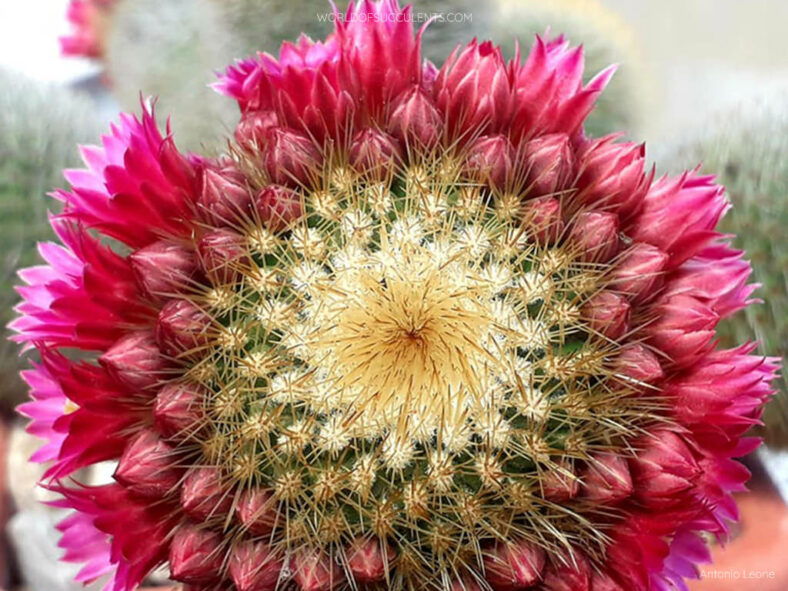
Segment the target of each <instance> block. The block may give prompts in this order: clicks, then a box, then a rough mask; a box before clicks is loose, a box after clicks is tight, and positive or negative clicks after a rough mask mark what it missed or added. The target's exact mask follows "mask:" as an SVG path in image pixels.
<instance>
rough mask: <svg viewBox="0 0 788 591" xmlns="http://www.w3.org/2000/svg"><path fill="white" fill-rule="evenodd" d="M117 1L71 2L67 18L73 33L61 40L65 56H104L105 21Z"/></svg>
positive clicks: (72, 0)
mask: <svg viewBox="0 0 788 591" xmlns="http://www.w3.org/2000/svg"><path fill="white" fill-rule="evenodd" d="M116 1H117V0H70V2H69V5H68V10H67V12H66V18H67V19H68V22H69V24H70V25H71V33H69V34H68V35H65V36H63V37H61V38H60V51H61V52H62V53H63V55H68V56H76V57H89V58H100V57H103V56H104V34H105V30H104V27H105V26H106V23H105V22H104V21H105V20H106V17H107V14H108V12H109V11H110V9H111V8H112V5H113V4H114V3H115V2H116Z"/></svg>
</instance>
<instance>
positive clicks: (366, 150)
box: [349, 127, 402, 181]
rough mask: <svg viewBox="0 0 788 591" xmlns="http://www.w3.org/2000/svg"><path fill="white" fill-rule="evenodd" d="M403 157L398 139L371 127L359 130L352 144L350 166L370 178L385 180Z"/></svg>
mask: <svg viewBox="0 0 788 591" xmlns="http://www.w3.org/2000/svg"><path fill="white" fill-rule="evenodd" d="M401 158H402V155H401V153H400V148H399V146H398V145H397V140H395V139H394V138H393V137H391V136H390V135H389V134H387V133H383V132H381V131H378V130H376V129H373V128H371V127H368V128H366V129H362V130H361V131H359V132H358V133H357V134H356V137H355V138H353V143H352V144H351V145H350V154H349V160H350V166H352V167H353V169H354V170H355V171H356V172H359V173H361V174H363V175H365V176H366V177H367V178H369V179H374V180H378V181H382V180H384V179H385V178H386V177H387V176H388V174H389V170H390V169H391V167H392V165H393V164H394V163H396V162H398V161H399V160H400V159H401Z"/></svg>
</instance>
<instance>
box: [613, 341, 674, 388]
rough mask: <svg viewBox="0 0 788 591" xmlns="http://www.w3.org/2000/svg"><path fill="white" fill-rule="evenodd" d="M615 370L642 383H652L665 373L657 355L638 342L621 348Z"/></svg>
mask: <svg viewBox="0 0 788 591" xmlns="http://www.w3.org/2000/svg"><path fill="white" fill-rule="evenodd" d="M615 371H616V373H617V374H621V375H624V376H626V377H628V378H630V379H632V380H635V381H636V382H642V383H644V384H653V383H654V382H656V381H657V380H659V379H660V378H662V377H663V376H664V375H665V373H664V372H663V371H662V366H661V365H660V364H659V359H657V356H656V355H654V353H652V352H651V351H649V350H648V349H646V347H644V346H643V345H641V344H639V343H633V344H631V345H626V346H625V347H623V348H622V349H621V353H620V354H619V356H618V359H617V360H616V364H615Z"/></svg>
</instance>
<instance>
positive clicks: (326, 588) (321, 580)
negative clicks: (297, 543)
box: [290, 551, 345, 591]
mask: <svg viewBox="0 0 788 591" xmlns="http://www.w3.org/2000/svg"><path fill="white" fill-rule="evenodd" d="M290 570H292V571H293V580H294V581H295V583H296V584H297V585H298V587H299V589H301V591H333V590H334V589H336V588H337V587H339V586H340V585H341V584H342V583H344V582H345V575H344V573H343V572H342V569H341V568H340V567H339V565H338V564H336V563H335V562H334V561H333V560H331V558H330V556H329V555H328V554H326V553H324V552H319V551H318V552H301V553H299V554H297V555H296V556H294V557H293V559H292V560H291V561H290Z"/></svg>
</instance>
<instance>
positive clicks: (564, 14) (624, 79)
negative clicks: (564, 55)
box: [490, 0, 647, 137]
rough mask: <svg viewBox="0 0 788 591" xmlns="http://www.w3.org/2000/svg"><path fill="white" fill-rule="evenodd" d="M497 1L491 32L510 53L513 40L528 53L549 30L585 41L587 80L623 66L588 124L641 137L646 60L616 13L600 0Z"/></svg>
mask: <svg viewBox="0 0 788 591" xmlns="http://www.w3.org/2000/svg"><path fill="white" fill-rule="evenodd" d="M496 1H497V5H498V6H497V9H496V10H495V11H494V12H495V18H494V19H493V21H492V24H491V27H490V34H491V37H492V39H494V40H495V41H496V43H499V44H500V45H502V46H503V48H504V52H505V53H506V54H507V56H508V57H511V56H512V55H513V53H514V44H513V40H514V39H517V40H518V42H519V44H520V46H521V47H522V50H523V53H524V54H525V53H527V51H528V50H529V49H530V48H531V45H532V44H533V42H534V36H535V35H537V34H538V35H544V34H545V32H546V31H547V30H549V31H550V36H551V37H554V36H556V35H559V34H563V35H564V36H565V37H566V38H567V39H568V40H569V41H571V42H572V44H573V45H580V44H582V45H583V49H584V52H585V63H586V68H585V72H586V75H585V81H588V80H589V79H590V78H592V77H593V76H595V75H596V74H598V73H599V72H600V71H602V70H603V69H605V68H606V67H608V66H609V65H611V64H618V70H617V71H616V74H615V76H613V79H612V80H611V82H610V84H609V85H608V87H607V89H606V90H605V92H603V93H602V96H601V97H600V99H599V100H598V102H597V106H596V108H595V109H594V111H593V112H592V113H591V115H590V116H589V118H588V119H587V120H586V125H585V128H586V131H587V132H588V133H589V134H590V135H593V136H597V137H599V136H602V135H606V134H609V133H614V132H627V133H628V134H629V135H631V136H637V131H638V126H639V124H640V120H641V113H643V112H644V105H643V101H644V100H645V97H646V94H647V93H645V92H644V91H643V89H642V86H643V84H644V83H643V80H645V77H644V76H643V74H642V68H643V64H642V60H641V57H640V50H639V47H638V45H637V44H636V43H635V41H634V34H633V32H632V31H631V29H630V28H629V27H628V26H627V25H626V24H625V23H624V22H623V21H622V20H621V19H620V18H619V17H618V15H617V14H616V13H614V12H612V11H611V10H610V9H608V8H606V7H604V6H603V5H601V4H600V3H599V2H598V1H597V0H496Z"/></svg>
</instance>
